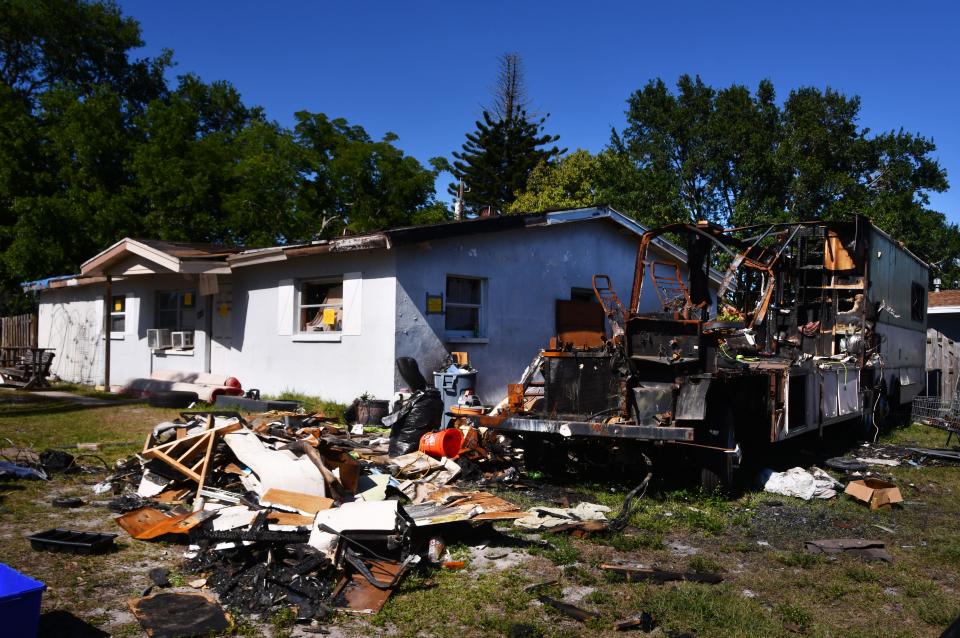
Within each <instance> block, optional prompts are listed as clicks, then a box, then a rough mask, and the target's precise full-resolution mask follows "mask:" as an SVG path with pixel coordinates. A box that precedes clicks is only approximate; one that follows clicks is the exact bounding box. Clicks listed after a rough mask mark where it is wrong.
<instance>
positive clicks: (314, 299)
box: [300, 281, 343, 306]
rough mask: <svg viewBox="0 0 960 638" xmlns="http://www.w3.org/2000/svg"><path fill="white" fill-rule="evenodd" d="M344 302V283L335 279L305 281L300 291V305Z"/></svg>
mask: <svg viewBox="0 0 960 638" xmlns="http://www.w3.org/2000/svg"><path fill="white" fill-rule="evenodd" d="M339 303H343V284H342V283H338V282H335V281H330V282H325V283H320V282H310V281H308V282H304V283H303V286H302V289H301V292H300V305H302V306H310V305H316V304H339Z"/></svg>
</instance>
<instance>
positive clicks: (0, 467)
mask: <svg viewBox="0 0 960 638" xmlns="http://www.w3.org/2000/svg"><path fill="white" fill-rule="evenodd" d="M3 478H18V479H30V480H32V481H46V480H47V478H48V477H47V473H46V472H44V471H43V470H38V469H36V468H33V467H26V466H23V465H15V464H14V463H10V462H9V461H0V479H3Z"/></svg>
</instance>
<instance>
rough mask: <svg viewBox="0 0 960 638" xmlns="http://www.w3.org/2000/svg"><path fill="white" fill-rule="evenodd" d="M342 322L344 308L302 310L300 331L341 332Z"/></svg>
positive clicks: (328, 307)
mask: <svg viewBox="0 0 960 638" xmlns="http://www.w3.org/2000/svg"><path fill="white" fill-rule="evenodd" d="M342 322H343V307H342V306H321V307H315V308H301V309H300V330H301V331H302V332H339V331H340V329H341V324H342Z"/></svg>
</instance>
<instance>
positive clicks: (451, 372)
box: [433, 366, 477, 427]
mask: <svg viewBox="0 0 960 638" xmlns="http://www.w3.org/2000/svg"><path fill="white" fill-rule="evenodd" d="M433 385H434V387H435V388H436V389H437V390H440V396H441V397H443V421H442V423H443V427H449V426H450V422H451V421H452V417H449V416H447V415H448V414H449V412H450V409H451V408H453V406H455V405H457V402H458V401H459V400H460V395H461V394H463V393H464V392H466V391H467V390H475V389H476V387H477V371H476V370H463V369H461V368H458V367H457V366H450V367H449V368H447V369H446V370H440V371H438V372H434V373H433Z"/></svg>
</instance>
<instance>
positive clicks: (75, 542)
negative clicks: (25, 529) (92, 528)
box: [27, 529, 117, 554]
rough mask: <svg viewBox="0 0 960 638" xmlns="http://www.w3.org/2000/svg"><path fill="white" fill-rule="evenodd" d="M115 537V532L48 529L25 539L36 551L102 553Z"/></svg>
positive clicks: (110, 547)
mask: <svg viewBox="0 0 960 638" xmlns="http://www.w3.org/2000/svg"><path fill="white" fill-rule="evenodd" d="M116 537H117V535H116V534H105V533H99V532H80V531H76V530H69V529H48V530H47V531H45V532H40V533H39V534H31V535H30V536H27V540H29V541H30V547H31V548H33V549H34V550H36V551H42V550H45V551H49V552H69V553H72V554H102V553H103V552H107V551H110V550H111V549H113V539H115V538H116Z"/></svg>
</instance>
